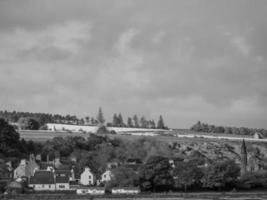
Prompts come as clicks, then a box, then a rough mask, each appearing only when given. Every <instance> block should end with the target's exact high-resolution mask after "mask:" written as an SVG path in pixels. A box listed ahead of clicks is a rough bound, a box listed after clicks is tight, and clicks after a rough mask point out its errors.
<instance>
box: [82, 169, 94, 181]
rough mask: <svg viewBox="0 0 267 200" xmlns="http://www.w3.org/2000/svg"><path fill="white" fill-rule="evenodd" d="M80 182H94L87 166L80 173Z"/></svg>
mask: <svg viewBox="0 0 267 200" xmlns="http://www.w3.org/2000/svg"><path fill="white" fill-rule="evenodd" d="M80 183H81V184H82V185H93V184H94V183H95V176H94V174H93V173H92V172H91V170H90V168H89V167H85V168H84V171H83V173H81V178H80Z"/></svg>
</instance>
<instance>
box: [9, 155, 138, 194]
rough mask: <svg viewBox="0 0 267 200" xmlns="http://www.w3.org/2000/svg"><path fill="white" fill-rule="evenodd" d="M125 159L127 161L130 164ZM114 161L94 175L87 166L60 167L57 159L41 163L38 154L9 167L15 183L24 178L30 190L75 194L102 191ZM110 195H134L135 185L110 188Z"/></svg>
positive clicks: (98, 192)
mask: <svg viewBox="0 0 267 200" xmlns="http://www.w3.org/2000/svg"><path fill="white" fill-rule="evenodd" d="M134 163H135V162H134V161H131V160H129V163H128V164H134ZM116 165H117V163H108V164H107V169H106V170H105V171H104V172H103V173H102V174H101V175H100V176H96V175H95V174H94V173H93V172H92V171H91V169H90V168H89V167H87V166H86V167H84V169H83V171H82V172H80V173H79V172H77V170H75V169H74V168H71V169H64V166H62V163H61V162H60V158H59V157H56V158H55V159H54V160H53V161H50V160H49V159H47V161H46V162H41V159H40V156H34V155H30V156H29V159H22V160H21V161H20V163H19V165H18V166H17V167H16V168H15V169H14V170H13V178H14V180H16V181H17V182H21V181H24V180H26V181H27V183H28V186H29V188H32V189H33V190H34V191H52V192H55V191H76V193H77V194H103V192H105V188H104V187H100V186H103V185H104V183H106V182H108V181H110V180H111V179H112V176H113V174H112V170H111V169H112V168H114V167H116ZM111 192H112V193H113V194H117V193H121V194H124V193H125V194H136V193H139V192H140V191H139V189H138V188H113V190H112V191H111Z"/></svg>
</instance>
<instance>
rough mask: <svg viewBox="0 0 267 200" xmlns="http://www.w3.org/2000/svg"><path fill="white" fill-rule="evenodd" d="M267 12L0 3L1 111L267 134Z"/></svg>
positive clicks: (191, 5)
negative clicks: (135, 118) (138, 119)
mask: <svg viewBox="0 0 267 200" xmlns="http://www.w3.org/2000/svg"><path fill="white" fill-rule="evenodd" d="M266 13H267V1H266V0H257V1H245V0H239V1H238V0H235V1H228V0H225V1H222V0H218V1H215V0H209V1H205V0H198V1H195V0H190V1H188V0H184V1H179V0H158V1H157V0H113V1H111V0H96V1H85V0H75V1H74V0H56V1H55V0H51V1H50V0H45V1H43V0H42V1H41V0H20V1H15V0H14V1H13V0H0V109H4V110H5V109H6V110H9V111H12V110H17V111H30V112H46V113H59V114H76V115H78V116H82V117H83V116H86V115H89V116H95V115H96V113H97V109H98V107H99V106H102V109H103V112H104V115H105V117H106V118H107V120H110V118H111V116H112V114H113V113H114V112H121V113H122V115H123V116H124V117H125V118H126V116H132V115H133V114H135V113H137V114H139V116H141V115H145V116H146V117H147V118H154V119H155V120H157V119H158V116H159V115H160V114H162V115H163V117H164V119H165V122H166V124H167V125H168V126H169V127H177V128H189V127H190V126H191V125H192V124H194V123H196V122H197V121H198V120H200V121H203V122H207V123H211V124H216V125H234V126H245V127H255V128H256V127H258V128H267V17H266Z"/></svg>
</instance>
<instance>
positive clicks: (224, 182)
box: [202, 160, 240, 189]
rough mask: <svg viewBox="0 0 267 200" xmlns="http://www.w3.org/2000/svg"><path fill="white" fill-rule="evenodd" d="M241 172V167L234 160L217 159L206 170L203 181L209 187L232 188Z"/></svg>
mask: <svg viewBox="0 0 267 200" xmlns="http://www.w3.org/2000/svg"><path fill="white" fill-rule="evenodd" d="M239 174H240V168H239V166H238V165H237V164H236V163H235V162H234V161H233V160H226V161H216V162H214V163H212V164H211V165H210V166H209V167H208V168H207V169H206V170H205V171H204V176H203V178H202V183H203V186H204V187H207V188H215V189H221V188H224V187H226V186H227V187H228V188H231V187H233V186H234V183H235V182H236V180H237V177H238V176H239Z"/></svg>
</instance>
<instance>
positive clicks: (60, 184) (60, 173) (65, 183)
mask: <svg viewBox="0 0 267 200" xmlns="http://www.w3.org/2000/svg"><path fill="white" fill-rule="evenodd" d="M70 180H71V171H70V170H57V171H55V181H56V190H70Z"/></svg>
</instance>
